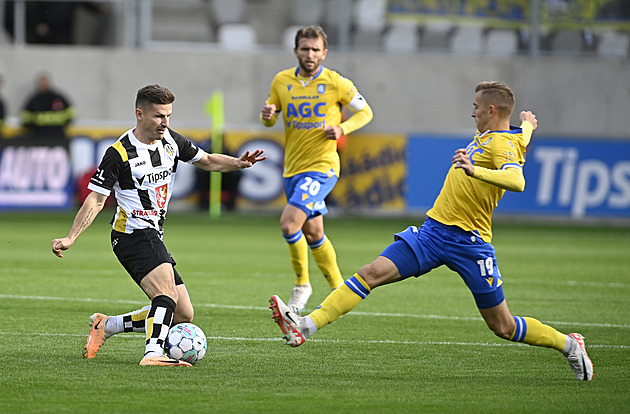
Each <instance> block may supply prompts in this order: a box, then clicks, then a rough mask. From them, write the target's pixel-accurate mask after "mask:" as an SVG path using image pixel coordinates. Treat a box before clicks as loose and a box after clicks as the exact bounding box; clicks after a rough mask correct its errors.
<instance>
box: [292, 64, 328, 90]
mask: <svg viewBox="0 0 630 414" xmlns="http://www.w3.org/2000/svg"><path fill="white" fill-rule="evenodd" d="M323 70H324V67H323V66H321V65H320V66H319V70H318V71H317V73H316V74H315V75H313V76H311V77H310V78H309V80H308V81H306V82H304V81H303V80H302V79H299V78H298V80H299V81H300V82H301V83H302V86H306V85H308V84H309V83H311V81H312V80H313V79H317V77H318V76H319V75H320V74H321V73H322V71H323ZM298 73H300V67H299V66H297V67H296V68H295V77H296V78H297V77H298Z"/></svg>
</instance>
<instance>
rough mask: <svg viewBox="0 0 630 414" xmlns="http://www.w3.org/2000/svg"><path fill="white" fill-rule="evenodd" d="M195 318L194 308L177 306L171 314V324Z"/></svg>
mask: <svg viewBox="0 0 630 414" xmlns="http://www.w3.org/2000/svg"><path fill="white" fill-rule="evenodd" d="M194 318H195V310H194V309H193V308H192V306H191V307H184V306H177V307H176V308H175V315H174V316H173V324H178V323H186V322H192V321H193V319H194Z"/></svg>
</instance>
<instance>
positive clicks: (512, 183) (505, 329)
mask: <svg viewBox="0 0 630 414" xmlns="http://www.w3.org/2000/svg"><path fill="white" fill-rule="evenodd" d="M513 108H514V95H513V94H512V91H511V90H510V88H509V87H508V86H507V85H506V84H504V83H502V82H481V83H479V84H478V85H477V87H476V88H475V99H474V104H473V112H472V117H473V118H474V119H475V122H476V124H477V133H476V134H475V136H474V138H473V140H472V141H471V142H470V144H468V146H467V147H466V148H460V149H457V150H456V151H455V155H454V156H453V158H452V167H451V169H450V170H449V171H448V173H447V175H446V180H445V181H444V186H443V187H442V191H441V192H440V194H439V195H438V197H437V199H436V201H435V204H434V205H433V207H432V208H431V209H430V210H429V211H428V212H427V216H428V217H427V219H426V220H425V222H424V224H423V225H422V226H421V227H420V228H416V227H415V226H412V227H409V228H408V229H407V230H405V231H403V232H401V233H397V234H396V235H395V241H394V242H393V243H392V244H390V245H389V246H388V247H387V248H386V249H385V250H384V251H383V252H382V253H381V255H380V256H379V257H378V258H376V260H374V261H373V262H372V263H370V264H368V265H365V266H363V267H362V268H361V269H359V271H358V272H357V273H355V274H354V276H353V277H352V278H350V279H348V280H346V281H345V283H344V284H343V285H341V286H340V287H339V288H338V289H336V290H335V291H333V292H332V293H331V294H330V295H329V296H328V297H327V298H326V299H325V300H324V301H323V302H322V304H321V305H320V307H319V308H317V309H316V310H315V311H313V312H312V313H310V314H309V315H307V316H305V317H301V316H300V315H297V314H295V313H293V312H292V311H291V310H290V309H288V308H287V306H286V305H285V304H284V303H283V302H282V300H281V299H280V298H279V297H278V296H276V295H274V296H272V297H271V300H270V304H271V306H270V309H271V310H272V313H273V315H272V316H273V318H274V320H275V322H276V323H277V324H278V325H279V326H280V328H281V329H282V331H283V332H284V337H285V339H286V340H287V342H286V343H287V344H288V345H291V346H299V345H301V344H302V343H304V341H305V340H306V339H307V338H308V337H310V336H311V335H312V334H313V333H315V332H316V331H317V330H318V329H321V328H322V327H324V326H325V325H327V324H329V323H331V322H333V321H334V320H336V319H338V318H339V317H341V316H342V315H344V314H345V313H347V312H349V311H350V310H352V309H353V308H354V307H356V306H357V305H358V304H359V303H360V301H361V300H362V299H365V298H366V297H367V295H368V294H369V293H370V292H371V291H372V290H373V289H374V288H376V287H378V286H382V285H386V284H388V283H393V282H398V281H401V280H404V279H406V278H408V277H410V276H415V277H419V276H421V275H423V274H425V273H428V272H429V271H430V270H432V269H435V268H437V267H439V266H442V265H446V266H448V267H449V268H450V269H452V270H454V271H456V272H457V273H458V274H459V275H460V276H461V277H462V279H463V280H464V282H465V283H466V285H467V286H468V288H469V289H470V290H471V292H472V294H473V297H474V298H475V302H476V304H477V308H478V309H479V312H480V313H481V316H482V317H483V319H484V320H485V322H486V324H487V325H488V327H489V328H490V329H491V330H492V331H493V332H494V333H495V334H496V335H497V336H499V337H500V338H504V339H507V340H510V341H515V342H524V343H526V344H529V345H535V346H541V347H547V348H555V349H557V350H558V351H560V352H562V353H563V354H564V355H565V356H566V357H567V359H568V361H569V365H570V366H571V368H572V369H573V372H574V373H575V376H576V378H577V379H578V380H584V381H590V380H591V379H592V378H593V364H592V363H591V360H590V359H589V357H588V355H587V353H586V348H585V346H584V338H583V337H582V335H580V334H578V333H571V334H568V335H565V334H563V333H561V332H558V331H557V330H555V329H554V328H552V327H551V326H548V325H545V324H543V323H541V322H540V321H538V320H536V319H534V318H530V317H521V316H513V315H512V314H511V313H510V311H509V309H508V306H507V303H506V301H505V296H504V294H503V288H502V286H501V285H502V283H503V279H502V277H501V273H500V272H499V268H498V267H497V262H496V258H495V254H494V248H493V246H492V245H491V244H490V243H491V240H492V228H491V217H492V212H493V210H494V208H495V207H496V206H497V203H498V201H499V199H500V198H501V197H502V196H503V194H504V192H505V190H510V191H523V190H524V189H525V179H524V177H523V171H522V166H523V164H524V163H525V149H526V147H527V144H528V143H529V141H530V138H531V135H532V132H533V130H534V129H536V126H537V124H538V121H537V120H536V116H535V115H534V114H532V113H531V112H530V111H523V112H521V113H520V120H521V125H520V127H519V128H514V127H511V126H510V115H511V113H512V110H513Z"/></svg>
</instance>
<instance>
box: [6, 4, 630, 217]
mask: <svg viewBox="0 0 630 414" xmlns="http://www.w3.org/2000/svg"><path fill="white" fill-rule="evenodd" d="M0 3H2V2H0ZM20 4H25V2H16V3H15V8H14V10H13V12H15V14H14V15H13V16H14V17H15V21H16V22H17V21H19V19H20V15H19V10H20V6H19V5H20ZM94 4H96V5H98V6H99V8H100V11H101V13H100V14H96V15H95V14H93V13H92V14H90V13H87V12H85V11H82V10H81V9H80V8H77V10H76V11H75V17H76V19H75V27H74V28H73V39H74V40H73V44H71V45H41V44H30V43H28V42H27V41H26V39H25V36H24V33H20V27H19V25H15V28H14V31H13V32H12V33H9V32H6V31H5V32H4V33H3V34H2V39H1V42H0V73H1V74H2V76H3V78H4V83H3V88H2V90H0V95H1V96H2V97H3V98H4V100H5V102H6V104H7V106H8V115H9V117H8V119H7V122H6V124H5V126H4V127H3V135H4V136H5V137H6V139H4V140H3V141H2V153H1V154H0V208H3V209H8V210H22V209H30V208H42V207H45V208H57V209H59V208H61V209H68V210H70V209H74V208H76V205H77V197H76V194H77V193H78V192H79V190H80V188H81V186H80V184H79V183H80V182H81V179H82V178H83V179H84V177H85V175H86V174H90V172H91V171H93V170H94V168H95V166H96V163H97V162H98V160H99V159H100V156H101V154H102V151H103V150H104V148H105V147H106V146H107V145H109V144H110V143H111V140H113V139H115V138H117V137H118V136H119V135H120V134H121V133H122V132H123V131H124V130H126V129H127V128H129V127H131V126H133V125H134V118H133V99H134V97H135V92H136V91H137V90H138V89H139V88H140V87H142V86H144V85H146V84H150V83H160V84H163V85H165V86H167V87H169V88H170V89H171V90H173V91H174V93H175V95H176V97H177V99H176V102H175V106H174V116H173V118H172V127H173V128H174V129H176V130H178V131H179V132H182V133H184V134H185V135H187V136H189V137H191V138H193V139H195V140H197V141H198V142H200V143H202V144H204V145H205V144H207V141H208V140H209V139H210V138H211V132H210V131H211V126H212V124H213V119H211V118H210V117H209V116H208V114H207V113H206V109H205V108H206V104H207V101H208V99H209V98H210V97H211V96H212V94H213V93H214V92H215V91H219V90H220V91H222V92H223V94H224V114H225V124H224V128H223V132H224V134H225V140H224V148H225V151H226V152H230V153H234V154H236V153H238V152H240V151H241V150H242V149H244V148H250V147H253V146H257V147H258V146H260V147H262V148H264V149H265V150H266V151H267V152H268V154H269V155H270V160H269V161H267V162H266V163H263V164H261V165H260V168H258V167H257V168H256V169H252V170H248V171H245V172H244V174H243V177H242V179H241V181H240V183H239V193H240V198H239V199H238V208H239V209H247V210H273V209H277V208H280V207H281V205H282V202H283V199H282V197H283V195H282V193H281V177H280V174H281V170H282V166H281V164H282V147H281V142H282V129H281V126H276V127H274V128H271V129H267V128H264V127H262V126H261V125H260V123H259V121H258V114H259V111H260V107H261V105H262V103H263V101H264V99H265V98H266V96H267V93H268V89H269V83H270V81H271V79H272V77H273V76H274V74H275V73H276V72H277V71H279V70H281V69H283V68H286V67H290V66H293V65H295V57H294V56H293V54H292V51H291V49H292V36H293V35H294V33H295V29H296V27H298V26H299V25H303V24H310V23H320V24H322V25H323V26H324V28H325V29H326V30H327V32H328V33H329V35H330V44H329V50H330V53H329V56H328V58H327V59H326V61H325V62H324V64H325V65H326V66H328V67H330V68H332V69H335V70H337V71H339V72H340V73H342V74H344V75H347V76H348V77H349V78H351V79H353V81H354V82H355V83H356V85H357V86H358V87H359V89H360V90H361V92H362V93H363V95H364V96H365V97H366V99H367V100H368V101H369V102H370V105H371V106H372V107H373V109H374V113H375V117H374V120H373V121H372V122H371V123H370V124H369V125H368V126H367V127H366V128H364V129H362V130H361V131H360V132H359V133H355V134H352V135H350V136H349V137H348V138H347V142H346V145H345V146H344V148H343V151H342V152H341V156H342V179H341V180H340V182H339V184H338V186H337V188H336V189H335V192H334V193H333V195H332V196H333V197H332V199H331V203H334V205H335V207H336V208H337V211H341V212H346V213H356V212H361V213H365V212H367V213H382V212H393V213H400V212H404V213H410V212H412V213H415V212H421V211H424V210H426V209H427V208H429V207H430V204H431V203H432V201H433V199H434V198H435V196H436V195H437V191H438V190H439V187H440V185H441V182H442V179H443V176H444V173H445V171H446V169H447V168H448V164H449V160H450V154H451V153H452V151H453V149H454V148H457V147H461V146H465V145H466V143H467V142H468V141H469V139H470V138H471V135H472V128H473V125H474V124H473V121H472V119H471V118H470V112H471V107H472V105H471V96H472V89H473V87H474V85H475V84H476V83H477V82H479V81H481V80H503V81H505V82H507V83H508V84H509V85H511V86H512V88H513V89H514V90H515V93H516V97H517V108H516V111H515V112H516V113H518V111H519V110H521V109H532V110H533V111H534V112H535V113H536V114H537V115H538V118H539V121H540V128H539V129H538V131H537V132H536V134H535V136H534V142H533V144H532V146H531V147H530V151H529V156H528V163H527V164H526V170H525V174H526V179H527V182H528V187H527V189H526V191H525V193H522V194H509V195H507V196H506V198H505V199H504V200H503V202H502V203H501V206H500V207H499V209H498V210H497V214H510V215H513V214H519V215H522V216H523V217H531V216H546V217H547V216H552V217H556V218H567V219H572V220H583V219H591V218H593V219H598V220H599V219H621V220H624V221H626V220H628V219H630V136H629V135H628V132H627V127H626V122H624V121H625V120H626V118H627V114H628V110H629V108H630V88H629V87H628V85H630V70H628V69H629V68H628V66H629V65H628V64H629V62H630V59H629V52H628V51H629V45H628V41H629V37H628V30H630V20H629V19H630V17H629V16H628V15H627V14H626V13H627V10H625V7H626V6H624V2H619V1H608V0H597V1H577V0H576V1H545V0H531V1H517V0H514V1H505V2H493V1H475V2H471V1H456V2H452V1H434V2H419V1H389V2H385V1H383V0H320V1H312V0H311V1H299V0H294V1H278V0H248V1H236V0H231V1H220V0H213V1H203V0H185V1H178V2H169V1H165V0H154V1H148V0H138V1H128V2H122V1H99V2H94ZM174 5H175V6H174ZM535 11H538V13H535ZM4 17H6V16H4ZM41 71H47V72H48V73H50V74H51V75H52V79H53V85H54V86H55V87H56V88H58V89H59V90H61V91H63V92H64V93H65V94H66V95H68V96H69V97H70V99H71V101H72V102H73V104H74V106H75V108H76V111H77V118H76V120H75V122H74V124H73V125H72V126H71V127H70V129H69V133H70V136H71V139H70V140H69V142H68V143H53V144H50V143H49V144H48V145H43V146H42V145H34V146H31V145H29V146H26V145H23V144H21V143H20V140H19V138H17V137H19V135H20V128H19V121H18V117H19V111H20V109H21V106H22V104H23V101H24V99H25V97H26V95H27V94H28V93H29V92H30V91H31V90H32V87H33V79H34V78H35V75H36V74H37V73H39V72H41ZM513 121H514V122H516V121H517V120H516V119H514V120H513ZM178 180H179V181H180V183H178V184H179V186H178V188H177V190H178V193H177V194H176V195H175V197H176V200H175V201H176V202H175V203H174V205H173V207H174V208H177V207H179V208H195V207H196V206H198V205H199V203H198V201H199V191H200V188H199V187H200V186H199V176H198V175H197V174H196V173H195V172H194V169H193V168H190V169H186V168H182V169H181V173H180V174H179V175H178Z"/></svg>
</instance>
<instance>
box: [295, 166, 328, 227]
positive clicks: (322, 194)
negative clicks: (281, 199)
mask: <svg viewBox="0 0 630 414" xmlns="http://www.w3.org/2000/svg"><path fill="white" fill-rule="evenodd" d="M335 184H337V176H336V175H335V174H334V172H333V171H332V170H331V172H330V173H329V174H324V173H320V172H312V171H310V172H305V173H301V174H297V175H294V176H293V177H287V178H285V179H284V193H285V194H286V196H287V202H288V203H289V204H291V205H292V206H295V207H297V208H299V209H300V210H302V211H304V212H305V213H306V216H307V220H308V219H312V218H313V217H317V216H319V215H324V214H326V213H328V207H326V201H324V199H325V198H326V196H327V195H328V194H330V192H331V191H332V190H333V188H335Z"/></svg>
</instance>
